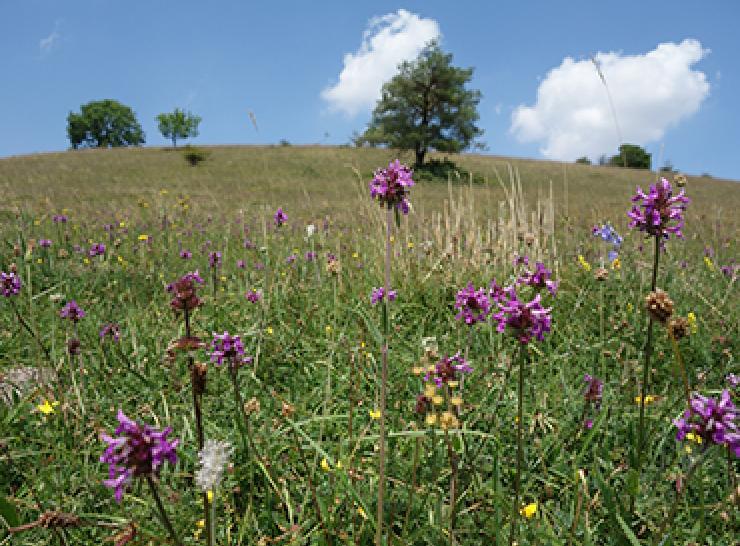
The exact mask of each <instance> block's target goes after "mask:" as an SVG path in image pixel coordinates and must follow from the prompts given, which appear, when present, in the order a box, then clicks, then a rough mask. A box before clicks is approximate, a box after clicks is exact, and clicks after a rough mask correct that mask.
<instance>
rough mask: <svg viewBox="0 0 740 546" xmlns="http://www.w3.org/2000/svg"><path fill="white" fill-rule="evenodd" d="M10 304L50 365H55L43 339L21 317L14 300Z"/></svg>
mask: <svg viewBox="0 0 740 546" xmlns="http://www.w3.org/2000/svg"><path fill="white" fill-rule="evenodd" d="M10 303H11V305H12V306H13V311H15V316H16V318H17V319H18V322H20V323H21V326H23V328H25V329H26V331H27V332H28V333H29V335H30V336H31V337H32V338H33V340H34V341H35V342H36V343H37V344H38V346H39V348H40V349H41V351H42V352H43V353H44V356H45V357H46V360H47V361H48V362H49V364H53V363H52V361H51V355H50V354H49V349H47V348H46V346H45V345H44V344H43V343H42V342H41V338H40V337H39V335H38V334H37V333H36V332H35V331H34V329H33V328H31V325H30V324H28V322H27V321H26V319H24V318H23V315H21V313H20V311H19V310H18V307H17V306H16V305H15V302H14V301H13V299H12V298H10Z"/></svg>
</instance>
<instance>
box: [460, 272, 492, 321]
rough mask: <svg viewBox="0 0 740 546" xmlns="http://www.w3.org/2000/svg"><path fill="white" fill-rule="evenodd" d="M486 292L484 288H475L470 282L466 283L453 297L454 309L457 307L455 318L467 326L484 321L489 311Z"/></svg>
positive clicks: (489, 301)
mask: <svg viewBox="0 0 740 546" xmlns="http://www.w3.org/2000/svg"><path fill="white" fill-rule="evenodd" d="M488 294H489V292H488V290H486V289H485V288H479V289H478V290H476V289H475V286H473V283H472V282H470V283H468V285H467V286H466V287H465V288H463V289H462V290H460V291H459V292H458V293H457V297H456V298H455V309H459V312H458V313H457V315H455V318H456V319H457V320H462V321H464V322H465V324H467V325H469V326H472V325H474V324H476V323H478V322H485V320H486V319H487V318H488V315H489V314H490V312H491V300H490V299H489V298H488Z"/></svg>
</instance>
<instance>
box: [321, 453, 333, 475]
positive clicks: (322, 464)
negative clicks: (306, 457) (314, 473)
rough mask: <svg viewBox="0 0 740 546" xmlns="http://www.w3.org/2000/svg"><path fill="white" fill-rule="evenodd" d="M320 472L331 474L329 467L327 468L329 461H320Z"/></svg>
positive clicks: (324, 459)
mask: <svg viewBox="0 0 740 546" xmlns="http://www.w3.org/2000/svg"><path fill="white" fill-rule="evenodd" d="M321 470H323V471H324V472H331V466H329V461H327V460H326V457H324V458H323V459H321Z"/></svg>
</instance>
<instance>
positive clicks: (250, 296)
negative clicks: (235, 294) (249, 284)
mask: <svg viewBox="0 0 740 546" xmlns="http://www.w3.org/2000/svg"><path fill="white" fill-rule="evenodd" d="M245 297H246V298H247V301H248V302H250V303H257V302H258V301H260V300H261V299H262V292H261V291H260V290H255V289H252V290H249V291H248V292H247V293H246V294H245Z"/></svg>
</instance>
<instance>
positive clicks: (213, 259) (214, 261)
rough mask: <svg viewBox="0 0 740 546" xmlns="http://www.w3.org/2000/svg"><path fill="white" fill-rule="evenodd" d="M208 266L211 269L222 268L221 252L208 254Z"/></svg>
mask: <svg viewBox="0 0 740 546" xmlns="http://www.w3.org/2000/svg"><path fill="white" fill-rule="evenodd" d="M208 265H210V266H211V267H221V253H220V252H219V251H215V252H209V253H208Z"/></svg>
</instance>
